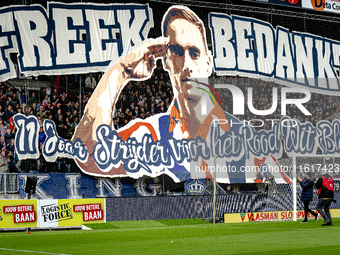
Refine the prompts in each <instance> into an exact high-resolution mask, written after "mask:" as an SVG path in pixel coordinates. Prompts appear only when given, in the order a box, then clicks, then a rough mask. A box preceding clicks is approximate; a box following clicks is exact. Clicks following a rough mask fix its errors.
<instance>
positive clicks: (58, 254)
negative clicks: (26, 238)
mask: <svg viewBox="0 0 340 255" xmlns="http://www.w3.org/2000/svg"><path fill="white" fill-rule="evenodd" d="M0 250H3V251H15V252H27V253H36V254H37V253H39V254H52V255H71V254H65V253H53V252H44V251H29V250H16V249H7V248H0Z"/></svg>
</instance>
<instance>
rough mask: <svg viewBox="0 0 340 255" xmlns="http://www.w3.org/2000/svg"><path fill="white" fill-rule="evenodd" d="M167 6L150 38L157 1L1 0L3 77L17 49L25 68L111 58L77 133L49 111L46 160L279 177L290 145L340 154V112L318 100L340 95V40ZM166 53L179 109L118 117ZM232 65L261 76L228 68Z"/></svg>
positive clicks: (108, 171)
mask: <svg viewBox="0 0 340 255" xmlns="http://www.w3.org/2000/svg"><path fill="white" fill-rule="evenodd" d="M162 15H163V19H162V22H161V24H155V26H160V28H161V31H162V32H161V35H160V36H159V37H157V38H152V39H148V38H147V37H148V32H149V30H150V28H151V27H152V26H153V25H154V24H153V18H152V17H153V13H152V11H151V9H150V8H149V6H148V5H136V4H126V5H95V4H69V5H67V4H60V3H50V4H49V5H48V8H47V10H44V9H43V8H42V7H41V6H24V7H23V6H20V7H8V8H3V9H1V16H0V22H2V23H1V24H0V26H1V31H2V34H1V35H2V37H3V38H4V40H3V41H4V43H3V44H2V45H5V46H1V47H2V48H1V54H2V62H3V64H2V65H1V66H2V67H4V69H2V70H1V79H2V80H5V79H8V78H10V77H13V76H12V69H13V68H12V66H11V64H10V62H9V61H8V60H9V55H8V54H9V53H11V52H19V54H18V62H19V67H20V71H21V72H23V73H25V74H26V75H38V74H45V75H46V74H66V73H72V74H73V73H77V72H93V71H94V70H98V71H99V70H104V69H105V73H104V75H103V76H102V79H101V80H100V81H99V83H98V85H97V87H96V89H95V91H94V92H93V94H92V96H91V98H90V99H89V101H88V103H87V105H86V109H85V112H84V115H83V117H82V119H81V121H80V123H79V125H78V126H77V128H76V130H75V133H74V136H73V138H72V139H71V140H65V139H64V138H62V137H60V134H58V133H57V128H56V125H55V123H54V122H53V121H50V120H45V121H44V123H43V129H44V132H45V133H46V136H47V137H46V141H45V143H44V147H43V149H42V153H43V155H44V157H45V159H46V160H47V161H49V162H55V161H56V159H57V158H58V157H68V158H72V159H74V160H75V161H76V163H77V165H78V166H79V167H80V168H81V169H82V171H83V172H84V173H87V174H90V175H94V176H98V177H111V178H115V177H132V178H135V179H138V178H141V177H143V176H149V177H157V176H160V175H162V174H166V175H168V176H170V177H171V178H173V180H174V181H176V182H180V181H185V180H188V179H205V178H210V179H211V178H216V179H217V181H218V182H224V183H246V182H247V183H254V182H255V183H260V182H263V181H264V180H265V179H270V178H271V179H275V181H276V183H284V184H289V183H291V182H292V180H291V178H292V176H290V175H289V174H288V172H289V171H288V170H287V169H285V168H284V167H283V166H282V165H280V162H279V159H281V158H282V156H283V155H284V156H293V155H313V154H315V153H316V152H317V151H318V152H321V153H323V154H327V155H339V153H340V148H339V143H338V140H339V132H338V130H339V128H340V121H339V120H338V119H336V116H335V117H334V118H333V120H332V119H331V118H330V116H331V112H329V115H321V116H320V115H319V112H318V111H317V110H315V109H313V107H314V104H312V102H314V101H318V100H319V101H320V99H319V98H315V95H319V94H320V93H322V94H332V95H340V93H339V79H338V78H337V71H338V68H339V67H340V42H339V41H335V40H330V39H327V38H323V37H321V36H318V35H313V34H308V33H300V32H290V31H289V29H287V28H284V27H281V26H278V27H276V28H274V27H273V26H272V25H271V24H270V23H268V22H264V21H262V20H258V19H255V18H249V17H242V16H235V15H227V14H224V13H209V14H208V21H209V23H208V24H204V23H203V22H202V20H201V18H200V17H198V16H197V15H196V14H195V13H194V12H193V11H192V10H190V9H189V8H187V7H184V6H171V7H170V8H169V9H168V10H167V11H166V12H165V13H162ZM207 28H209V29H210V34H211V41H212V51H210V50H209V49H208V44H207V35H206V29H207ZM158 59H159V60H161V62H162V68H163V69H164V71H166V72H168V75H169V76H168V77H169V81H166V84H172V90H173V101H172V102H171V104H170V105H169V107H168V110H167V111H166V112H160V113H157V114H155V115H152V116H150V117H148V118H145V119H139V118H137V119H133V120H132V121H130V122H129V123H128V124H127V125H125V126H123V127H121V128H117V129H115V128H114V122H113V116H115V114H116V112H117V110H119V109H115V105H116V102H117V101H118V100H119V97H120V95H121V93H122V91H123V90H124V87H125V86H126V85H128V84H129V82H131V81H134V82H141V81H143V82H150V83H152V79H151V81H150V78H151V77H152V75H153V70H154V69H155V68H156V64H157V63H156V60H158ZM111 60H112V62H110V61H111ZM213 71H215V74H216V75H214V76H213V77H214V78H209V77H211V75H212V74H213ZM230 75H232V76H236V75H237V76H239V77H247V78H252V79H247V80H246V81H241V80H238V79H241V78H236V80H237V81H235V80H231V79H227V78H225V76H230ZM274 82H276V83H274ZM142 84H143V86H145V84H146V83H142ZM237 85H238V86H237ZM281 85H287V86H288V87H286V86H285V87H284V86H281ZM245 92H246V94H247V100H245ZM311 92H314V93H319V94H314V95H312V93H311ZM230 102H232V105H231V104H229V103H230ZM279 103H280V104H281V107H280V106H278V104H279ZM245 104H246V105H247V108H245ZM254 104H255V106H254ZM258 104H260V105H258ZM320 107H321V106H320ZM307 108H308V109H307ZM325 108H326V106H325ZM231 109H232V110H231ZM239 115H240V117H239ZM313 115H314V116H313ZM332 116H334V115H332ZM326 117H327V118H326ZM14 121H15V124H16V126H17V128H18V131H17V133H16V139H15V145H16V152H17V154H18V156H19V158H20V159H27V158H38V157H39V148H38V135H39V129H40V127H39V122H38V120H37V118H36V117H34V116H28V117H27V116H24V115H21V114H17V115H16V116H15V117H14ZM338 169H339V168H338Z"/></svg>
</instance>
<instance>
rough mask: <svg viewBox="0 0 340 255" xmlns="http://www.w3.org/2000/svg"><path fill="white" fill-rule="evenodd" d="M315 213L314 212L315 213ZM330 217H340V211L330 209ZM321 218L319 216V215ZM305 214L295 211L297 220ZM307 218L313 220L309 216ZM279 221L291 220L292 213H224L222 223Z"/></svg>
mask: <svg viewBox="0 0 340 255" xmlns="http://www.w3.org/2000/svg"><path fill="white" fill-rule="evenodd" d="M315 212H316V211H315ZM330 212H331V215H340V209H331V210H330ZM319 216H320V217H321V215H319ZM304 217H305V212H304V211H303V210H298V211H297V219H303V218H304ZM308 218H314V217H313V216H312V215H311V214H309V215H308ZM271 220H275V221H280V220H293V211H274V212H254V213H225V214H224V223H240V222H249V221H271Z"/></svg>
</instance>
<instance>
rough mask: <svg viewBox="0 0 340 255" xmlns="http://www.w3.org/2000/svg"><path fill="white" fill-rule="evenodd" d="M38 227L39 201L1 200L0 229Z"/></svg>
mask: <svg viewBox="0 0 340 255" xmlns="http://www.w3.org/2000/svg"><path fill="white" fill-rule="evenodd" d="M36 226H37V200H0V228H30V227H36Z"/></svg>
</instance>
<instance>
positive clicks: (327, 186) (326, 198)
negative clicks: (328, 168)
mask: <svg viewBox="0 0 340 255" xmlns="http://www.w3.org/2000/svg"><path fill="white" fill-rule="evenodd" d="M315 187H316V188H317V189H319V192H318V194H319V202H318V205H317V206H316V210H317V211H318V212H319V213H320V214H321V216H322V218H323V219H324V223H323V224H322V226H327V225H330V226H332V225H333V221H332V217H331V213H330V211H329V207H330V205H331V203H332V201H333V200H334V186H333V179H332V178H331V176H330V175H329V174H328V173H325V172H324V173H322V175H321V177H320V178H319V179H318V181H317V183H316V185H315ZM322 209H324V211H323V210H322Z"/></svg>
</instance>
